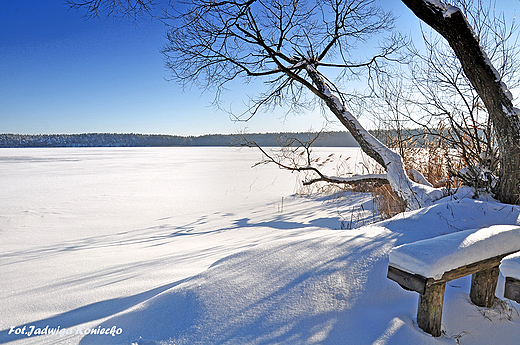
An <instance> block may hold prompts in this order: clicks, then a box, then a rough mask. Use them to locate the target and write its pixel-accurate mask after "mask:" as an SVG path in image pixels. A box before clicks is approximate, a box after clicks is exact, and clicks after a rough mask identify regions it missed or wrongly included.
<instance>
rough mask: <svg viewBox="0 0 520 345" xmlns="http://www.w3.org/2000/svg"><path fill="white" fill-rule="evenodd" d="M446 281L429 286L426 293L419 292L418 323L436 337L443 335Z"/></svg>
mask: <svg viewBox="0 0 520 345" xmlns="http://www.w3.org/2000/svg"><path fill="white" fill-rule="evenodd" d="M445 289H446V282H443V283H438V284H433V285H430V286H427V287H426V289H425V291H424V294H419V306H418V308H417V325H418V326H419V327H420V328H421V329H422V330H423V331H425V332H426V333H430V334H431V335H433V336H434V337H438V336H440V335H441V320H442V305H443V303H444V290H445Z"/></svg>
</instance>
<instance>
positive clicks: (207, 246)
mask: <svg viewBox="0 0 520 345" xmlns="http://www.w3.org/2000/svg"><path fill="white" fill-rule="evenodd" d="M320 150H322V151H323V152H324V153H328V152H329V151H328V150H327V149H320ZM335 150H336V151H338V152H340V153H343V155H354V156H355V157H357V155H358V152H357V151H356V150H355V149H345V148H344V149H335ZM349 150H350V151H349ZM260 158H261V157H260V154H259V153H258V152H257V151H252V150H249V149H242V150H237V149H234V148H88V149H87V148H63V149H57V148H55V149H1V150H0V278H1V283H0V301H1V302H0V344H5V343H9V344H82V345H86V344H132V343H134V344H135V343H137V344H142V345H144V344H161V345H162V344H377V345H382V344H395V345H397V344H456V343H457V341H458V342H460V343H462V344H506V343H507V344H516V343H518V341H519V339H520V317H519V315H518V312H517V310H520V308H519V306H518V304H516V303H515V302H507V303H505V304H499V305H498V306H497V307H496V308H494V309H485V308H479V307H476V306H474V305H472V304H471V303H470V302H469V296H468V292H469V283H470V277H465V278H462V279H459V280H456V281H452V282H449V283H448V285H447V288H446V297H445V306H444V314H443V328H444V330H445V335H444V336H442V337H440V338H433V337H431V336H430V335H428V334H426V333H424V332H422V331H421V330H420V329H419V328H418V327H417V326H416V324H415V321H414V318H415V315H416V308H417V300H418V295H417V294H416V293H414V292H408V291H405V290H403V289H402V288H400V287H399V286H398V285H397V284H396V283H394V282H393V281H390V280H389V279H387V278H386V270H387V265H388V254H389V251H390V250H391V249H392V248H393V247H394V246H397V245H400V244H404V243H409V242H412V241H417V240H422V239H427V238H431V237H434V236H438V235H442V234H448V233H452V232H456V231H460V230H465V229H472V228H475V227H483V226H489V225H493V224H520V220H519V213H520V212H519V208H518V207H514V206H510V205H501V204H498V203H493V202H486V201H476V200H472V199H460V198H458V199H453V198H452V199H448V200H442V201H441V202H438V203H437V204H435V205H433V206H431V207H429V208H427V209H421V210H418V211H414V212H412V213H407V214H404V215H399V216H397V217H395V218H394V219H392V220H388V221H384V222H380V223H378V224H374V225H366V226H361V225H363V224H368V223H370V221H371V220H372V215H371V212H370V209H371V208H372V203H371V201H370V197H369V196H368V195H360V194H351V195H347V196H346V197H345V198H342V199H340V200H328V199H326V198H323V197H295V196H292V195H293V194H294V192H295V191H296V190H297V183H296V176H295V175H294V174H291V173H289V172H286V171H282V170H279V169H277V168H276V167H274V166H259V167H256V168H254V169H251V165H253V163H255V162H257V161H258V160H259V159H260ZM356 159H357V158H356ZM356 159H354V160H353V161H355V160H356ZM352 225H355V226H358V227H357V228H356V229H353V230H347V228H350V227H352ZM503 284H504V279H503V277H502V276H501V277H500V280H499V286H498V288H497V295H498V297H500V298H503ZM47 326H48V327H47ZM51 330H54V332H55V334H44V335H39V334H37V333H49V332H50V331H51ZM87 333H95V334H87ZM101 333H103V334H101ZM104 333H108V334H104Z"/></svg>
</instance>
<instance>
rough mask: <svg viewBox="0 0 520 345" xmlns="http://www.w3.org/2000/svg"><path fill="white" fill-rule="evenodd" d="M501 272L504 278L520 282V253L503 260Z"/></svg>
mask: <svg viewBox="0 0 520 345" xmlns="http://www.w3.org/2000/svg"><path fill="white" fill-rule="evenodd" d="M500 272H501V273H502V274H503V275H504V277H511V278H515V279H519V280H520V253H515V254H511V255H508V256H506V257H505V258H504V259H502V262H501V263H500Z"/></svg>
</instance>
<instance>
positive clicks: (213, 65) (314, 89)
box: [69, 0, 520, 209]
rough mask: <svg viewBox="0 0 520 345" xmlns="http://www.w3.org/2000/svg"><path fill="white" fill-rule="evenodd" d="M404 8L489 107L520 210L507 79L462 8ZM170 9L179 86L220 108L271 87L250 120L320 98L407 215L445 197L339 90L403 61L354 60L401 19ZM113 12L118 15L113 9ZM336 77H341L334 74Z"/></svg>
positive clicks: (361, 12)
mask: <svg viewBox="0 0 520 345" xmlns="http://www.w3.org/2000/svg"><path fill="white" fill-rule="evenodd" d="M69 2H70V3H74V2H73V1H72V0H71V1H69ZM128 2H129V4H138V5H140V4H141V2H140V1H137V2H136V1H130V0H128ZM403 2H404V3H405V4H406V5H407V6H408V7H409V8H410V9H411V10H412V11H413V12H414V13H415V14H416V16H417V17H419V18H420V19H422V20H423V21H425V22H426V23H427V24H428V25H430V26H431V27H432V28H434V29H435V30H436V31H437V32H439V33H440V34H441V35H442V36H443V37H444V38H446V40H447V41H448V43H449V45H450V46H451V47H452V49H453V51H454V52H455V55H456V57H457V59H458V60H459V61H460V63H461V65H462V68H463V71H464V74H465V75H466V77H467V78H468V80H469V81H470V82H471V85H472V87H473V88H474V89H475V90H476V92H477V94H478V96H479V97H480V99H481V100H482V101H483V103H484V105H485V108H486V109H487V112H488V114H489V119H490V123H491V125H492V128H493V130H494V133H496V139H497V143H498V148H499V151H500V176H499V177H500V180H499V185H498V186H497V188H496V191H497V196H498V197H499V199H500V200H501V201H503V202H508V203H517V202H518V201H519V195H520V194H519V189H520V180H519V179H520V176H519V175H520V174H519V173H520V169H519V168H520V155H519V153H520V144H519V143H520V141H519V139H520V121H519V119H518V115H517V110H516V109H515V108H514V107H513V104H512V98H511V94H510V92H509V90H508V89H507V87H506V86H505V83H504V81H503V80H502V76H501V75H500V74H499V73H498V72H497V70H496V69H495V68H494V67H493V65H492V64H491V62H490V60H489V58H488V56H487V55H486V53H485V51H484V49H483V48H482V47H481V46H480V44H479V40H478V37H476V36H475V35H474V31H473V28H472V27H471V25H469V24H468V21H467V19H466V17H465V16H464V14H463V12H462V11H461V10H460V9H459V8H456V7H453V6H449V5H446V4H444V3H442V2H441V1H440V0H403ZM91 3H92V4H94V6H91V5H90V4H91ZM116 3H119V1H118V2H114V1H111V0H99V1H84V2H83V3H80V4H77V6H79V7H86V6H88V7H87V9H88V11H87V13H91V14H95V15H96V16H98V8H99V6H100V5H99V4H104V5H113V4H116ZM123 8H130V12H132V11H134V13H138V12H139V11H137V12H135V10H134V9H137V10H138V9H139V6H137V7H135V6H129V7H128V6H126V7H125V6H123ZM171 8H172V9H173V12H172V13H173V14H168V13H167V12H165V16H164V18H163V20H164V21H165V23H167V25H168V26H169V30H168V44H167V45H166V46H165V47H164V49H163V53H164V55H165V57H166V64H167V66H168V67H169V68H170V70H171V71H172V76H173V79H175V80H177V81H178V82H180V83H181V84H183V85H188V84H193V83H194V84H197V85H198V86H200V87H202V88H204V89H208V90H212V91H214V92H215V93H216V99H217V101H218V99H219V95H220V92H221V91H222V90H223V89H224V88H225V87H226V86H227V85H228V83H230V82H231V81H234V80H236V79H238V78H244V79H245V80H246V81H248V80H249V81H250V80H263V81H264V83H265V85H266V88H267V91H265V92H264V93H261V94H259V95H258V96H257V97H255V98H252V99H250V107H249V109H248V111H247V112H245V113H244V114H243V116H245V117H246V118H248V117H250V116H253V115H255V114H256V113H257V112H258V111H259V110H260V109H262V108H266V107H267V108H269V107H273V106H278V105H282V104H284V105H287V104H289V105H290V106H291V107H292V108H295V109H298V108H299V107H305V106H307V105H309V104H310V103H312V100H313V97H314V99H317V100H319V101H320V103H321V105H323V106H324V107H326V108H327V109H328V110H330V111H331V112H332V113H333V114H334V115H335V117H336V118H337V119H338V120H339V122H340V123H342V124H343V125H344V126H345V127H346V128H347V129H348V130H349V131H350V132H351V134H352V135H353V136H354V138H355V139H356V140H357V141H358V143H359V144H360V146H361V148H362V150H363V151H364V152H365V153H366V154H367V155H368V156H370V157H371V158H373V159H374V160H375V161H376V162H377V163H379V164H380V165H381V166H382V167H383V168H384V169H385V170H386V172H387V174H386V179H387V180H388V182H389V184H390V186H391V187H392V189H393V190H394V191H395V192H396V193H397V194H398V195H399V196H400V197H401V198H402V199H403V200H405V201H406V203H407V206H408V208H411V209H413V208H417V207H421V206H425V205H427V204H429V203H431V202H432V201H434V200H436V199H438V198H440V197H442V196H443V195H445V193H446V191H445V190H443V189H434V188H431V187H430V186H426V185H422V184H418V183H414V182H413V181H411V180H410V179H409V178H408V176H407V174H406V172H405V170H404V167H403V163H402V159H401V157H400V156H399V155H398V154H397V153H395V152H393V151H392V150H390V149H388V148H387V147H386V146H385V145H383V144H382V143H381V142H379V141H378V140H377V139H376V138H375V137H373V136H372V135H371V134H370V133H369V132H368V131H366V130H365V129H364V128H363V127H362V126H361V125H360V123H359V121H358V120H357V119H356V117H355V116H354V115H353V114H352V113H351V111H349V109H348V108H352V95H349V94H348V93H346V92H344V91H342V90H340V88H339V87H338V85H339V84H338V80H340V81H347V82H348V81H349V80H353V79H355V78H358V77H359V75H360V74H362V73H363V71H364V72H365V73H367V74H368V76H369V77H374V76H377V75H378V74H379V73H380V72H381V71H382V70H383V69H382V67H383V66H384V65H385V63H386V62H388V61H390V60H392V59H395V53H396V52H397V51H398V49H399V47H400V45H401V44H402V41H401V40H399V38H397V37H396V36H393V37H391V38H390V39H388V40H387V41H386V42H385V44H382V45H381V46H380V47H379V48H380V50H379V52H378V53H373V54H372V55H370V56H368V57H365V59H362V58H360V57H361V55H360V54H359V51H356V48H357V47H358V46H359V45H360V44H362V43H365V42H368V41H370V40H373V39H374V37H375V36H376V35H379V34H381V33H384V32H386V31H387V30H390V29H391V28H392V27H393V22H394V19H393V17H392V16H391V14H389V13H387V12H385V11H383V10H382V9H381V8H378V7H377V6H376V5H375V0H325V1H323V0H319V1H318V0H317V1H314V2H308V1H299V0H265V1H261V0H224V1H214V0H190V1H187V2H183V3H182V6H180V7H178V8H173V7H171ZM106 9H107V11H108V12H109V13H112V12H111V11H113V6H109V7H107V8H106ZM116 13H125V12H124V11H123V12H116ZM354 56H358V58H357V59H356V58H353V57H354ZM333 68H335V69H336V72H330V71H331V70H332V69H333ZM324 71H328V72H327V74H326V73H324ZM327 75H328V76H327ZM332 76H334V77H336V78H335V81H336V82H333V81H332V80H333V78H332ZM309 95H311V96H312V97H309ZM239 117H241V116H239ZM454 124H458V123H455V122H454ZM357 179H358V178H356V180H357Z"/></svg>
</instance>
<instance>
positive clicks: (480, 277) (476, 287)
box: [469, 266, 500, 308]
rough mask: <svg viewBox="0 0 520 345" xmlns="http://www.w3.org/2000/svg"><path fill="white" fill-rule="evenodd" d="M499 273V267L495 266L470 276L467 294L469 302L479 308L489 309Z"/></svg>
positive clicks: (493, 298)
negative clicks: (469, 289) (469, 287)
mask: <svg viewBox="0 0 520 345" xmlns="http://www.w3.org/2000/svg"><path fill="white" fill-rule="evenodd" d="M499 272H500V269H499V266H495V267H493V268H489V269H485V270H482V271H479V272H477V273H474V274H473V275H472V276H471V291H470V293H469V297H470V299H471V302H473V303H474V304H475V305H477V306H479V307H486V308H489V307H491V306H493V301H494V300H495V290H496V288H497V282H498V274H499Z"/></svg>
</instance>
